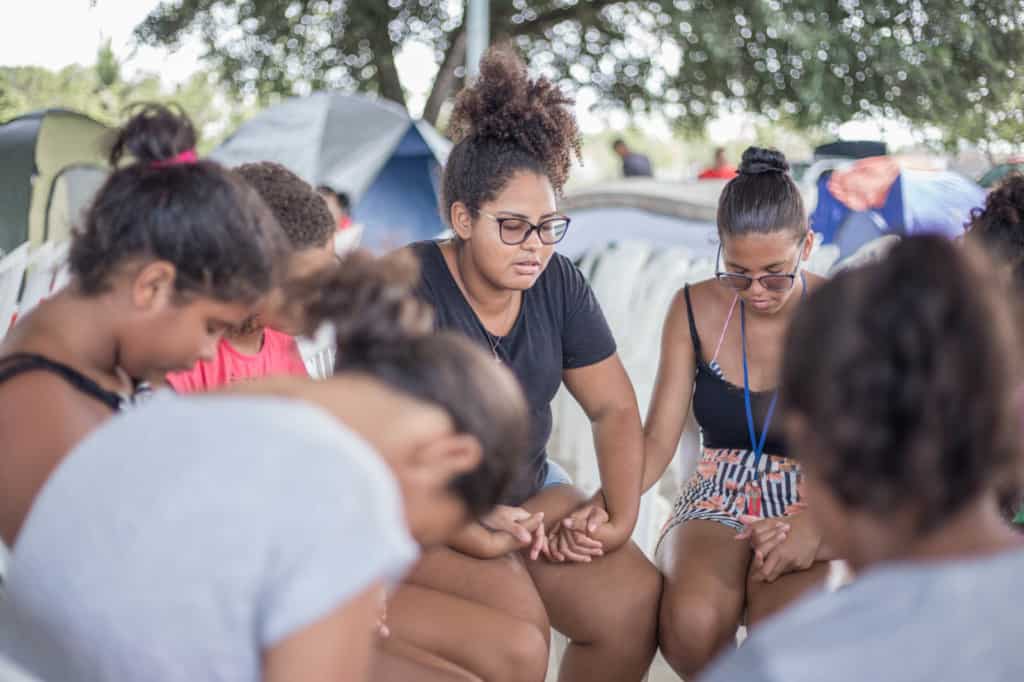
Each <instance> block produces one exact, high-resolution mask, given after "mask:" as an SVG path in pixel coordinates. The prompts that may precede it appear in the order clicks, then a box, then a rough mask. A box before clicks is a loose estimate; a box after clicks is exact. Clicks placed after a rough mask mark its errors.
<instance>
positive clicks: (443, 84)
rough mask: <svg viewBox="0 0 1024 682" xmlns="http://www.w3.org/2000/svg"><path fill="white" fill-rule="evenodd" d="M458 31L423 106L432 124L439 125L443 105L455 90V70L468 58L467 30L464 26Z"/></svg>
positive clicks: (425, 114) (456, 80) (425, 116)
mask: <svg viewBox="0 0 1024 682" xmlns="http://www.w3.org/2000/svg"><path fill="white" fill-rule="evenodd" d="M456 30H457V31H458V33H456V34H455V37H454V38H453V39H452V41H451V42H450V43H449V44H448V49H447V50H446V51H445V55H444V61H443V62H442V63H441V68H440V69H439V70H438V72H437V77H436V78H435V79H434V86H433V87H432V88H431V89H430V96H429V97H427V104H426V106H425V107H424V108H423V120H424V121H426V122H427V123H429V124H430V125H437V117H438V116H440V115H441V107H442V106H443V105H444V103H445V102H446V101H447V100H448V98H449V97H451V96H452V93H454V92H455V86H456V85H457V82H458V78H456V76H455V70H456V69H457V68H458V67H459V66H461V65H462V63H463V62H464V61H465V59H466V31H465V29H463V28H461V27H460V28H458V29H456Z"/></svg>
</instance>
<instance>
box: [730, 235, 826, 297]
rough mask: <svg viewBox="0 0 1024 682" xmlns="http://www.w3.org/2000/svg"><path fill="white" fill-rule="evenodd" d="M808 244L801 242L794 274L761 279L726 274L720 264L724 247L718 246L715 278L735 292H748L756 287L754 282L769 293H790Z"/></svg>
mask: <svg viewBox="0 0 1024 682" xmlns="http://www.w3.org/2000/svg"><path fill="white" fill-rule="evenodd" d="M806 243H807V239H806V238H805V239H804V240H802V241H801V242H800V248H799V249H797V257H796V265H795V266H794V267H793V272H787V273H779V274H768V275H761V276H760V277H751V276H750V275H744V274H741V273H739V272H724V271H722V270H721V269H720V268H719V267H718V264H719V263H720V262H721V261H722V245H721V244H719V245H718V255H717V256H715V277H716V278H717V279H718V281H719V282H721V283H722V284H724V285H725V286H727V287H729V288H730V289H732V290H734V291H746V290H747V289H749V288H750V287H752V286H753V285H754V280H757V281H758V283H760V285H761V286H762V287H764V288H765V289H767V290H768V291H789V290H790V289H792V288H793V284H794V283H795V282H796V275H797V273H798V272H799V271H800V252H801V251H802V250H803V248H804V244H806Z"/></svg>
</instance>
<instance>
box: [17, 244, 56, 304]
mask: <svg viewBox="0 0 1024 682" xmlns="http://www.w3.org/2000/svg"><path fill="white" fill-rule="evenodd" d="M56 248H57V244H56V243H55V242H46V243H45V244H42V245H40V246H39V247H37V248H36V249H35V250H33V252H32V255H31V256H30V257H29V262H28V268H27V269H26V270H25V289H24V290H23V291H22V292H21V300H20V301H19V302H18V315H19V316H23V315H25V314H27V313H28V312H29V311H30V310H32V309H33V308H35V307H36V306H37V305H39V302H40V301H41V300H43V299H44V298H46V297H47V296H49V295H50V291H51V289H52V288H53V280H54V275H55V274H56V273H55V269H54V257H53V254H54V251H55V250H56Z"/></svg>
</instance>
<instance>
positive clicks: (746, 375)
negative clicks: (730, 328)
mask: <svg viewBox="0 0 1024 682" xmlns="http://www.w3.org/2000/svg"><path fill="white" fill-rule="evenodd" d="M740 338H741V340H742V342H743V404H744V406H745V407H746V409H747V429H748V430H749V431H750V445H751V447H753V448H754V472H755V473H754V476H757V475H758V474H757V472H759V471H760V464H761V455H762V454H764V444H765V441H766V440H767V439H768V427H769V426H771V423H772V416H773V415H774V414H775V403H777V402H778V400H779V389H778V388H776V389H775V392H774V393H773V394H772V402H771V404H769V405H768V413H767V414H766V415H765V418H764V430H763V431H762V432H761V438H760V440H758V438H757V429H756V428H755V427H754V409H753V408H752V407H751V405H750V369H749V368H748V366H747V315H746V308H745V307H744V305H743V301H740Z"/></svg>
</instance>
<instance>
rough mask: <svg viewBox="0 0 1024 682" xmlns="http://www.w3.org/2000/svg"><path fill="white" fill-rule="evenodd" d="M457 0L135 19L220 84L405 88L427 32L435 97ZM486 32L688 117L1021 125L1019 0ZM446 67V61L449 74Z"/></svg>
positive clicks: (575, 1)
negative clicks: (207, 67)
mask: <svg viewBox="0 0 1024 682" xmlns="http://www.w3.org/2000/svg"><path fill="white" fill-rule="evenodd" d="M463 4H464V3H463V2H460V1H457V0H430V1H424V0H291V1H290V2H280V1H279V0H165V1H164V2H163V3H162V4H161V5H160V6H159V7H158V8H157V9H156V10H154V11H153V13H151V14H150V16H149V17H148V18H147V19H146V20H145V21H144V23H143V24H142V25H141V26H139V27H138V29H137V35H138V36H139V37H140V38H141V39H142V40H143V41H144V42H147V43H150V44H172V45H173V44H175V43H177V42H178V41H180V40H181V39H182V37H183V36H185V35H187V34H190V33H197V34H198V35H199V36H200V37H201V39H202V40H203V42H204V43H205V45H206V49H207V59H208V60H209V62H210V64H211V65H212V66H213V67H214V68H215V69H216V70H217V72H218V73H219V74H220V75H221V76H222V77H223V78H225V79H226V80H227V82H229V83H230V85H231V86H232V87H233V89H235V90H236V91H237V92H241V93H244V94H247V95H256V96H259V97H261V98H264V99H266V98H268V97H270V96H272V95H278V96H280V95H290V94H295V93H303V92H308V91H309V90H314V89H321V88H341V89H346V90H360V91H367V92H376V93H379V94H380V95H382V96H385V97H389V98H391V99H394V100H396V101H399V102H404V95H403V92H402V87H401V85H400V83H399V81H398V77H397V72H396V70H395V68H394V55H395V52H396V49H397V48H398V47H400V46H401V45H402V44H404V43H405V42H407V41H411V40H415V41H419V42H424V43H427V44H428V45H430V46H432V47H433V48H434V54H435V61H436V63H437V64H438V65H439V67H440V68H439V78H438V86H437V87H440V90H439V91H436V92H435V93H432V96H431V98H430V101H428V111H427V112H426V113H425V118H427V119H428V120H432V121H433V120H436V119H437V116H438V114H439V113H440V107H439V106H438V101H440V100H443V99H446V98H448V97H450V96H451V95H452V94H453V90H454V87H455V86H457V84H458V82H459V79H460V78H461V71H460V70H459V69H460V68H461V67H460V64H461V61H462V59H461V57H460V54H461V51H462V50H464V41H460V40H459V38H460V36H461V33H462V22H463V10H462V8H463ZM491 7H492V10H491V11H492V17H491V18H492V35H493V37H495V38H496V39H501V38H507V39H510V40H512V41H514V42H515V43H516V44H517V45H518V46H519V48H520V49H522V51H523V52H524V54H526V55H527V56H528V57H529V59H530V61H531V63H532V65H533V66H534V67H535V68H537V69H539V70H541V71H543V72H545V73H549V74H551V75H552V76H554V77H556V78H559V79H560V80H562V81H564V82H565V84H567V85H569V86H570V87H573V88H583V87H586V88H589V89H591V90H593V91H594V92H595V93H596V95H597V98H598V102H599V104H600V105H602V106H609V105H614V106H620V107H624V108H625V109H627V110H628V111H631V112H648V111H656V112H659V113H662V114H664V115H665V116H667V117H668V118H669V119H670V120H672V121H674V122H675V123H677V124H678V125H679V126H680V127H681V128H683V129H686V130H691V131H692V130H699V129H701V128H702V127H703V126H704V124H705V123H706V122H707V121H708V120H709V119H710V118H713V117H715V116H716V115H718V114H720V113H722V112H723V111H740V110H743V111H748V112H755V113H761V114H764V115H765V116H766V117H767V118H768V119H769V120H771V121H776V122H787V123H788V124H790V125H791V126H793V127H796V128H800V129H807V128H819V129H820V127H821V126H823V125H826V124H829V123H836V122H841V121H845V120H848V119H850V118H852V117H855V116H858V115H863V116H886V117H890V118H898V119H903V120H906V121H907V122H909V123H911V124H913V125H918V126H924V125H929V126H937V127H939V128H941V129H942V130H943V131H944V133H945V135H946V140H947V142H949V143H950V144H952V143H955V142H956V141H957V140H959V139H963V140H969V141H980V140H988V139H1003V140H1011V141H1015V142H1016V141H1019V140H1020V138H1021V137H1022V133H1024V113H1022V108H1024V103H1022V102H1021V96H1020V95H1019V94H1018V93H1020V92H1021V91H1022V89H1024V51H1022V50H1021V49H1020V44H1021V38H1022V35H1021V34H1022V24H1024V9H1022V6H1021V3H1020V0H834V1H833V2H827V3H823V2H821V0H731V1H730V2H728V3H725V2H721V1H719V2H713V1H712V0H618V1H611V0H592V1H589V2H588V1H583V0H505V1H502V2H495V3H492V4H491ZM453 74H454V75H455V76H456V77H455V78H454V79H453V78H451V76H452V75H453Z"/></svg>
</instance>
